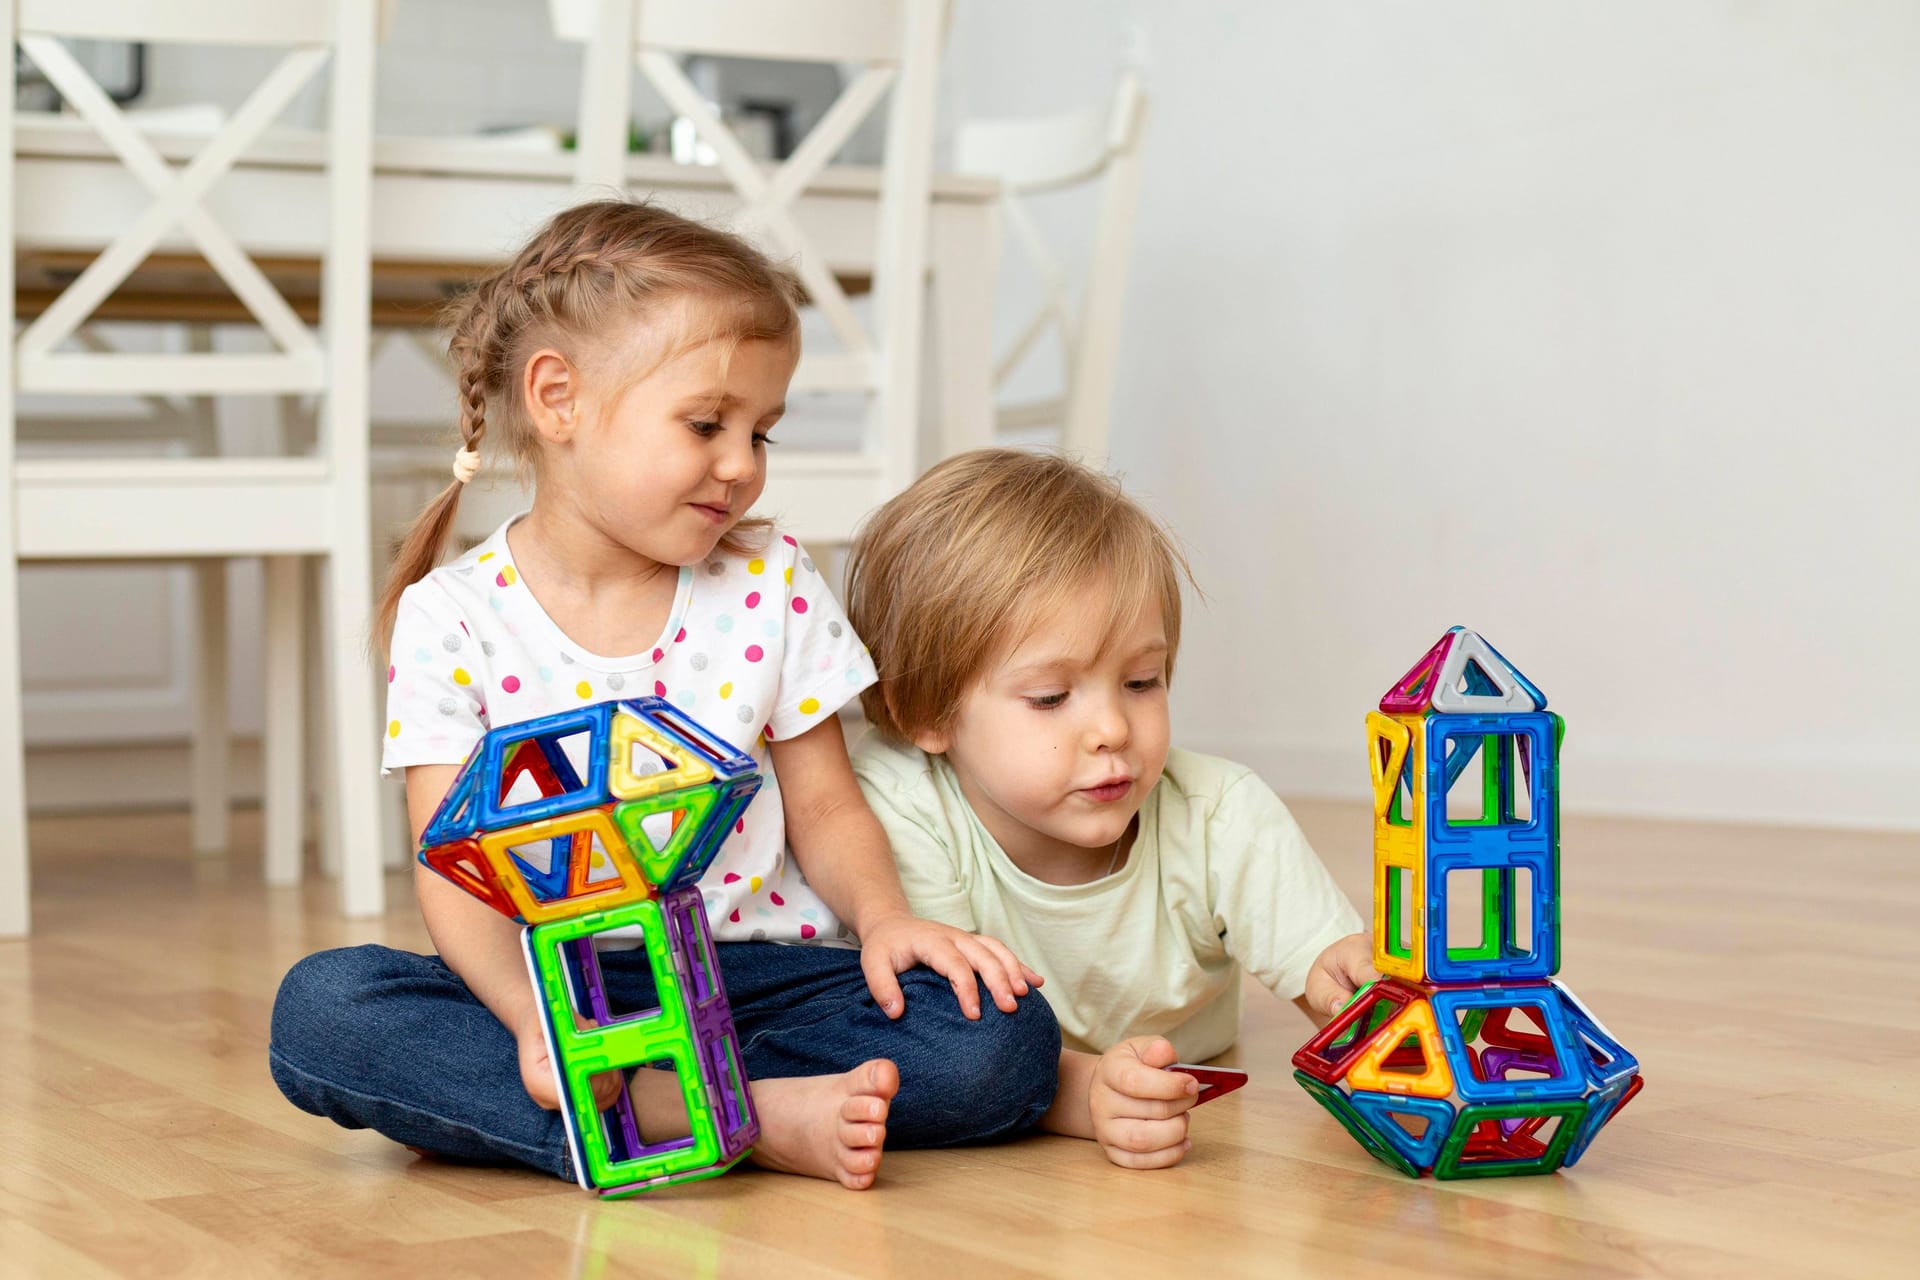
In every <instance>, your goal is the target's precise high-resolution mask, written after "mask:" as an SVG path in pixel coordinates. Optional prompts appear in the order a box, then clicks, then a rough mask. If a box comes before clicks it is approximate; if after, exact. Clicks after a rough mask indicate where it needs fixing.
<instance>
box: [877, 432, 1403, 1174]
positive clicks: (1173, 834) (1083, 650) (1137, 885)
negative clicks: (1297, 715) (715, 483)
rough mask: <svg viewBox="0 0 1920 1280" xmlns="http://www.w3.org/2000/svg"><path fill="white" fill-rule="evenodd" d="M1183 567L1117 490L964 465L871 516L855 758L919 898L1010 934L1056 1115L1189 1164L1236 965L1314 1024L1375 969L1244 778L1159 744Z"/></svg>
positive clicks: (1275, 805)
mask: <svg viewBox="0 0 1920 1280" xmlns="http://www.w3.org/2000/svg"><path fill="white" fill-rule="evenodd" d="M1183 571H1184V563H1183V561H1182V560H1181V559H1180V556H1179V553H1178V552H1177V551H1176V550H1175V549H1174V547H1173V546H1172V544H1171V542H1170V541H1169V540H1168V538H1167V536H1166V534H1165V533H1164V531H1163V530H1162V529H1161V528H1160V527H1159V525H1157V524H1156V523H1155V522H1154V520H1153V519H1152V518H1151V517H1150V516H1148V515H1147V514H1146V513H1145V512H1144V511H1143V510H1141V509H1140V508H1139V507H1138V506H1136V505H1135V504H1134V503H1133V502H1131V501H1130V500H1128V499H1127V498H1126V497H1125V495H1124V494H1122V493H1121V491H1120V487H1119V485H1118V484H1117V483H1116V482H1114V481H1113V480H1111V479H1109V478H1107V477H1105V476H1102V475H1098V474H1096V473H1094V472H1092V471H1089V470H1087V469H1086V468H1084V467H1081V466H1079V465H1078V464H1076V463H1073V462H1070V461H1067V460H1065V459H1062V458H1059V457H1054V456H1050V455H1044V454H1031V453H1024V452H1017V451H1013V450H994V449H987V450H980V451H977V452H974V453H969V454H964V455H962V456H960V457H957V458H952V459H949V460H948V461H946V462H943V463H941V464H940V465H939V466H937V467H935V468H933V469H932V470H931V471H929V472H928V473H927V474H926V475H925V476H923V477H921V478H920V480H919V481H917V482H916V483H915V484H914V485H913V486H912V487H911V488H909V489H907V490H906V491H905V492H904V493H902V494H900V495H899V496H898V497H896V498H894V499H893V500H892V501H890V502H888V503H887V504H886V505H885V506H884V507H882V508H881V509H880V510H879V511H878V512H877V513H875V515H874V516H873V518H872V519H871V520H870V521H869V522H868V523H867V525H866V526H865V527H864V528H863V529H862V531H861V534H860V537H859V539H858V541H857V542H856V543H855V545H854V548H853V552H852V557H851V560H850V562H849V566H848V599H849V605H850V609H849V612H850V614H851V617H852V621H853V625H854V630H855V631H856V632H857V633H858V634H859V635H861V636H862V637H863V638H864V639H865V640H866V643H867V645H868V646H869V648H870V649H871V651H872V654H873V657H874V660H875V662H876V663H877V665H878V667H879V673H880V680H879V683H878V684H876V685H874V686H872V687H870V688H869V689H868V690H867V691H866V692H865V693H864V694H863V695H862V700H863V703H864V706H865V709H866V714H867V717H868V718H869V719H870V720H871V721H872V722H873V725H874V730H873V731H872V732H870V733H869V734H868V736H867V739H866V741H865V742H863V743H862V744H861V746H860V749H859V750H858V751H856V752H855V755H854V771H855V775H856V777H857V778H858V779H859V782H860V785H861V788H862V789H863V791H864V792H865V793H866V796H867V800H868V802H869V803H870V804H871V805H872V807H873V810H874V812H875V813H876V814H877V815H878V816H879V818H880V821H881V823H882V825H883V826H884V827H885V828H886V830H887V834H888V836H889V837H890V838H891V840H892V843H893V850H894V857H895V859H896V861H897V862H898V864H899V867H900V876H901V880H902V882H903V883H904V885H905V888H906V891H907V895H908V897H909V899H910V900H911V902H912V904H913V908H914V910H915V911H917V912H918V913H920V914H921V915H923V916H925V917H927V918H929V919H933V920H939V921H943V922H945V923H947V924H950V925H953V926H955V927H957V928H961V929H967V930H975V931H979V932H982V933H987V934H991V935H993V936H996V937H999V938H1003V939H1005V940H1006V942H1007V944H1008V945H1009V946H1011V947H1012V948H1013V949H1014V951H1015V952H1016V953H1017V954H1019V955H1020V956H1021V957H1023V958H1024V959H1025V961H1026V962H1027V964H1028V965H1029V966H1031V967H1032V968H1033V969H1034V970H1035V971H1036V972H1038V973H1039V974H1040V975H1041V976H1042V977H1043V978H1045V980H1046V982H1045V994H1046V996H1047V999H1048V1003H1050V1004H1051V1005H1052V1006H1053V1009H1054V1012H1055V1014H1056V1015H1057V1016H1058V1018H1059V1021H1060V1028H1061V1031H1062V1033H1063V1043H1064V1045H1065V1050H1064V1052H1063V1053H1062V1055H1061V1060H1060V1091H1059V1094H1058V1095H1057V1097H1056V1099H1055V1102H1054V1105H1053V1107H1052V1109H1051V1110H1050V1111H1048V1112H1047V1114H1046V1116H1045V1118H1044V1119H1043V1120H1042V1122H1041V1124H1042V1127H1044V1128H1048V1129H1051V1130H1053V1131H1054V1132H1058V1133H1066V1134H1071V1135H1074V1136H1078V1137H1087V1138H1092V1139H1094V1140H1096V1141H1098V1142H1099V1143H1100V1145H1101V1147H1102V1148H1103V1149H1104V1150H1105V1152H1106V1154H1107V1156H1108V1158H1109V1159H1111V1160H1112V1161H1113V1162H1114V1163H1115V1164H1119V1165H1122V1166H1126V1167H1130V1168H1158V1167H1164V1166H1167V1165H1172V1164H1175V1163H1177V1162H1178V1161H1179V1160H1180V1158H1181V1157H1182V1156H1183V1155H1184V1154H1185V1153H1186V1151H1187V1150H1188V1149H1189V1147H1190V1146H1191V1144H1190V1142H1189V1141H1188V1139H1187V1115H1186V1112H1187V1110H1188V1109H1189V1108H1190V1107H1191V1106H1192V1105H1193V1100H1194V1097H1195V1095H1196V1094H1197V1091H1198V1086H1197V1084H1196V1082H1195V1081H1194V1079H1193V1077H1191V1076H1189V1075H1186V1074H1184V1073H1180V1072H1172V1071H1167V1070H1165V1068H1166V1067H1168V1066H1170V1065H1172V1064H1173V1063H1175V1062H1177V1061H1200V1060H1203V1059H1205V1058H1208V1057H1211V1056H1213V1055H1215V1054H1218V1053H1220V1052H1221V1051H1223V1050H1225V1049H1226V1048H1227V1047H1228V1046H1229V1045H1231V1044H1232V1043H1233V1041H1234V1038H1235V1036H1236V1035H1237V1034H1238V1031H1239V1025H1240V985H1241V984H1240V975H1241V973H1242V971H1243V970H1244V971H1245V972H1248V973H1252V974H1253V975H1254V976H1255V977H1257V978H1258V979H1260V981H1261V982H1262V983H1264V984H1265V985H1266V987H1267V988H1268V989H1269V990H1271V991H1272V992H1273V993H1274V994H1275V995H1277V996H1279V997H1281V998H1282V999H1292V1000H1297V1001H1299V1002H1300V1003H1301V1004H1302V1007H1304V1008H1306V1009H1307V1010H1308V1012H1309V1013H1310V1014H1313V1015H1317V1016H1319V1017H1322V1018H1324V1017H1325V1016H1326V1015H1327V1014H1329V1013H1330V1012H1331V1011H1333V1010H1334V1009H1337V1008H1338V1007H1339V1005H1340V1004H1341V1003H1342V1002H1343V1001H1344V1000H1345V999H1346V997H1347V996H1348V995H1349V994H1350V993H1351V992H1352V990H1353V989H1354V987H1355V986H1356V985H1357V984H1358V983H1359V982H1362V981H1365V980H1367V979H1370V978H1372V977H1374V976H1375V975H1374V973H1373V970H1372V967H1371V965H1370V963H1369V956H1370V949H1369V946H1368V942H1367V938H1366V936H1365V935H1363V934H1361V933H1360V932H1359V930H1360V919H1359V917H1358V915H1356V914H1355V912H1354V910H1353V907H1352V905H1351V904H1350V903H1349V902H1348V901H1347V899H1346V898H1345V896H1344V895H1342V894H1341V892H1340V891H1339V889H1338V888H1336V887H1335V885H1334V883H1333V881H1332V879H1331V877H1329V876H1328V874H1327V871H1326V868H1325V867H1324V866H1322V865H1321V863H1320V860H1319V858H1318V857H1317V856H1315V854H1314V852H1313V850H1312V848H1310V847H1309V846H1308V844H1307V841H1306V838H1305V837H1304V836H1303V835H1302V834H1301V831H1300V828H1299V826H1298V825H1297V824H1296V823H1295V822H1294V820H1293V817H1292V816H1291V815H1290V814H1289V813H1288V812H1287V810H1286V807H1285V806H1284V805H1282V804H1281V802H1280V800H1279V798H1278V797H1277V796H1275V795H1274V793H1273V791H1272V790H1271V789H1270V788H1268V786H1267V785H1266V784H1265V783H1264V782H1262V781H1261V780H1260V779H1259V778H1258V777H1257V776H1255V775H1254V774H1253V773H1252V772H1251V771H1250V770H1248V769H1246V768H1244V767H1242V766H1239V765H1235V764H1232V763H1230V762H1228V761H1225V760H1220V759H1215V758H1213V757H1210V756H1203V755H1198V754H1196V753H1193V752H1189V751H1182V750H1180V749H1178V748H1172V747H1170V745H1169V736H1170V732H1169V719H1168V711H1167V683H1168V680H1169V679H1170V678H1171V676H1172V673H1173V660H1174V655H1175V653H1176V651H1177V649H1178V647H1179V642H1180V578H1181V576H1182V573H1183Z"/></svg>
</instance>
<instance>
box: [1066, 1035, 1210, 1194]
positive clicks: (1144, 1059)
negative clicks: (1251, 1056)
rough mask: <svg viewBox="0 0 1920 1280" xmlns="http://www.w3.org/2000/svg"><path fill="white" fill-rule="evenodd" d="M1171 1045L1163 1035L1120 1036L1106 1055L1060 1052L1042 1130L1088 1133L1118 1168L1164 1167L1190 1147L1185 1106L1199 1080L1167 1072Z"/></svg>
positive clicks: (1191, 1100)
mask: <svg viewBox="0 0 1920 1280" xmlns="http://www.w3.org/2000/svg"><path fill="white" fill-rule="evenodd" d="M1176 1060H1177V1059H1176V1057H1175V1055H1174V1050H1173V1045H1172V1044H1171V1043H1170V1042H1168V1041H1167V1040H1166V1039H1164V1038H1163V1037H1160V1036H1137V1037H1135V1038H1134V1039H1132V1040H1123V1041H1121V1042H1120V1043H1119V1044H1117V1045H1115V1046H1114V1047H1113V1048H1111V1049H1109V1050H1107V1051H1106V1052H1105V1053H1103V1054H1099V1055H1095V1054H1091V1053H1078V1052H1075V1051H1074V1050H1072V1049H1067V1050H1063V1051H1062V1052H1061V1054H1060V1090H1059V1092H1058V1093H1056V1094H1054V1097H1053V1105H1052V1106H1051V1107H1049V1108H1047V1112H1046V1114H1045V1115H1043V1116H1041V1117H1040V1128H1042V1129H1044V1130H1045V1131H1046V1132H1048V1133H1058V1134H1064V1135H1065V1136H1067V1137H1070V1138H1091V1139H1093V1140H1094V1141H1095V1142H1098V1143H1099V1144H1100V1149H1101V1150H1102V1151H1104V1152H1106V1156H1107V1159H1109V1160H1111V1161H1112V1162H1113V1163H1115V1164H1117V1165H1119V1166H1120V1167H1121V1168H1123V1169H1164V1168H1166V1167H1168V1166H1169V1165H1175V1164H1178V1163H1180V1160H1181V1157H1183V1156H1185V1155H1186V1153H1187V1151H1188V1149H1189V1148H1191V1147H1192V1146H1193V1144H1192V1142H1190V1141H1189V1140H1188V1138H1187V1112H1189V1111H1190V1110H1192V1109H1193V1104H1194V1103H1195V1102H1196V1101H1198V1099H1199V1096H1200V1083H1199V1081H1197V1080H1195V1079H1194V1078H1193V1077H1192V1076H1190V1075H1186V1074H1184V1073H1182V1072H1177V1071H1168V1070H1166V1068H1167V1067H1170V1066H1172V1065H1173V1064H1174V1062H1175V1061H1176Z"/></svg>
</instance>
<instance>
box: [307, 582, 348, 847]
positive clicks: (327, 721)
mask: <svg viewBox="0 0 1920 1280" xmlns="http://www.w3.org/2000/svg"><path fill="white" fill-rule="evenodd" d="M325 565H326V562H325V560H323V559H322V558H321V557H319V556H313V557H311V558H309V559H308V560H307V561H306V562H305V564H304V566H303V570H304V572H303V573H302V574H301V589H302V590H303V591H305V592H306V593H307V595H306V598H307V600H308V601H310V602H312V604H313V607H314V609H315V611H316V613H317V614H318V616H321V617H324V616H325V615H326V609H325V608H324V606H323V605H322V604H321V603H320V600H321V593H322V592H324V591H325V590H326V571H325ZM306 684H307V687H306V698H307V701H306V707H307V715H306V728H307V759H308V760H310V761H311V762H312V764H311V765H310V766H309V767H308V769H307V776H306V795H305V799H306V801H307V803H309V804H310V805H311V806H312V809H311V817H312V819H313V838H314V846H315V848H316V850H317V851H318V854H319V861H320V874H321V875H323V876H326V877H328V878H329V879H331V878H332V877H334V876H337V875H339V874H340V821H339V818H340V814H339V810H338V808H337V807H336V806H335V805H334V803H333V738H332V736H331V735H332V731H333V717H332V716H331V715H329V714H328V711H327V689H328V684H327V675H326V662H325V655H324V651H323V652H322V653H321V654H318V655H316V660H315V661H313V662H309V663H308V664H307V682H306Z"/></svg>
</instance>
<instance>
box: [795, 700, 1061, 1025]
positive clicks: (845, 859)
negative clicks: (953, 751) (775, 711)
mask: <svg viewBox="0 0 1920 1280" xmlns="http://www.w3.org/2000/svg"><path fill="white" fill-rule="evenodd" d="M771 750H772V753H773V764H774V769H775V771H776V772H778V774H779V776H780V793H781V796H782V798H783V799H784V800H785V802H786V807H787V812H786V822H787V843H788V845H789V846H790V847H791V848H792V850H793V857H794V861H796V862H798V863H799V864H800V870H801V871H802V873H804V874H805V875H806V877H807V883H808V884H810V885H812V886H813V891H814V892H815V893H817V894H819V895H820V900H821V901H822V902H824V903H826V904H827V907H828V908H829V909H830V910H831V911H832V912H833V913H834V914H835V915H837V916H839V917H840V918H841V919H842V920H844V921H846V922H847V925H848V926H849V927H850V928H851V929H852V930H853V931H854V933H856V934H858V935H859V937H860V963H861V967H862V968H863V969H864V970H865V971H866V975H867V987H868V989H869V990H870V991H872V992H873V996H874V999H875V1000H877V1001H878V1002H879V1004H880V1008H881V1009H882V1010H883V1011H884V1012H885V1013H886V1015H887V1016H888V1017H889V1018H897V1017H899V1016H900V1015H901V1014H902V1013H904V1012H905V1011H906V997H905V995H904V994H903V993H902V991H901V989H900V981H899V978H898V975H899V974H900V973H901V972H902V971H904V970H907V969H910V968H912V967H913V966H914V965H916V964H924V965H926V966H927V967H928V968H929V969H932V970H933V971H934V972H936V973H939V974H940V975H942V976H943V977H945V978H946V979H947V981H948V982H949V983H951V984H952V986H953V992H954V995H955V997H956V998H957V999H958V1000H959V1002H960V1008H961V1010H962V1011H963V1012H964V1013H965V1014H966V1015H967V1017H969V1018H978V1017H979V1016H980V993H979V989H978V983H977V982H976V981H975V978H974V975H975V973H978V974H979V981H980V982H985V983H986V984H987V990H988V991H989V992H991V993H992V994H993V1002H994V1004H995V1005H996V1006H998V1007H999V1008H1000V1009H1001V1010H1002V1011H1003V1012H1006V1013H1012V1012H1013V1011H1014V1010H1015V1009H1017V1008H1018V1007H1019V1005H1018V1001H1017V997H1019V996H1024V995H1026V994H1028V993H1029V991H1030V990H1031V988H1032V987H1034V986H1038V985H1039V981H1040V979H1039V975H1038V974H1035V973H1034V972H1033V971H1032V970H1030V969H1028V968H1027V967H1026V966H1025V965H1023V964H1021V963H1020V961H1019V960H1017V959H1016V958H1015V957H1014V955H1013V952H1011V951H1009V950H1008V949H1007V947H1006V945H1005V944H1004V943H1002V942H1001V941H1000V940H999V939H997V938H988V937H984V936H982V935H980V934H977V933H968V932H966V931H965V930H961V929H956V928H954V927H952V926H951V925H944V924H938V923H935V922H934V921H931V920H923V919H921V918H920V917H918V916H916V915H914V914H913V909H912V908H911V907H910V906H909V905H908V903H907V895H906V893H905V891H904V890H902V889H901V887H900V875H899V872H898V871H896V870H895V868H894V865H893V854H892V852H891V851H890V850H889V848H888V845H887V835H886V832H885V831H884V830H882V828H881V826H880V820H879V819H878V818H875V817H874V816H873V810H872V809H870V808H868V807H867V801H866V797H864V796H863V795H861V794H860V786H859V784H858V783H857V782H856V781H855V780H854V776H853V766H852V764H851V763H850V762H849V761H848V759H847V744H846V739H845V738H844V737H843V736H842V735H841V732H840V721H839V718H838V717H835V716H828V717H827V718H826V719H825V720H822V721H821V722H820V723H819V724H817V725H815V726H814V727H813V728H811V729H808V730H807V731H806V732H805V733H803V734H801V735H800V736H799V737H797V738H787V739H782V740H778V741H775V742H773V743H772V744H771Z"/></svg>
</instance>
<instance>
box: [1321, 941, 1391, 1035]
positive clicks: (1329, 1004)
mask: <svg viewBox="0 0 1920 1280" xmlns="http://www.w3.org/2000/svg"><path fill="white" fill-rule="evenodd" d="M1379 976H1380V973H1379V971H1378V970H1376V969H1375V968H1374V967H1373V937H1372V935H1371V934H1365V933H1350V934H1348V935H1347V936H1346V937H1344V938H1342V939H1340V941H1338V942H1336V943H1334V944H1333V945H1331V946H1329V947H1328V948H1327V949H1326V950H1325V951H1322V952H1321V953H1320V955H1319V957H1318V958H1317V959H1316V960H1314V962H1313V968H1312V969H1309V970H1308V971H1307V993H1306V1001H1307V1004H1308V1006H1309V1007H1310V1008H1311V1009H1312V1010H1313V1012H1314V1013H1315V1014H1316V1015H1320V1016H1323V1017H1328V1018H1331V1017H1332V1016H1333V1015H1334V1014H1336V1013H1339V1012H1340V1010H1341V1009H1342V1008H1343V1007H1345V1005H1346V1003H1347V1001H1349V1000H1351V999H1352V998H1353V993H1354V992H1355V991H1358V990H1359V989H1360V988H1361V987H1363V986H1365V985H1366V984H1367V983H1369V982H1372V981H1374V980H1376V979H1377V978H1379Z"/></svg>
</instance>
